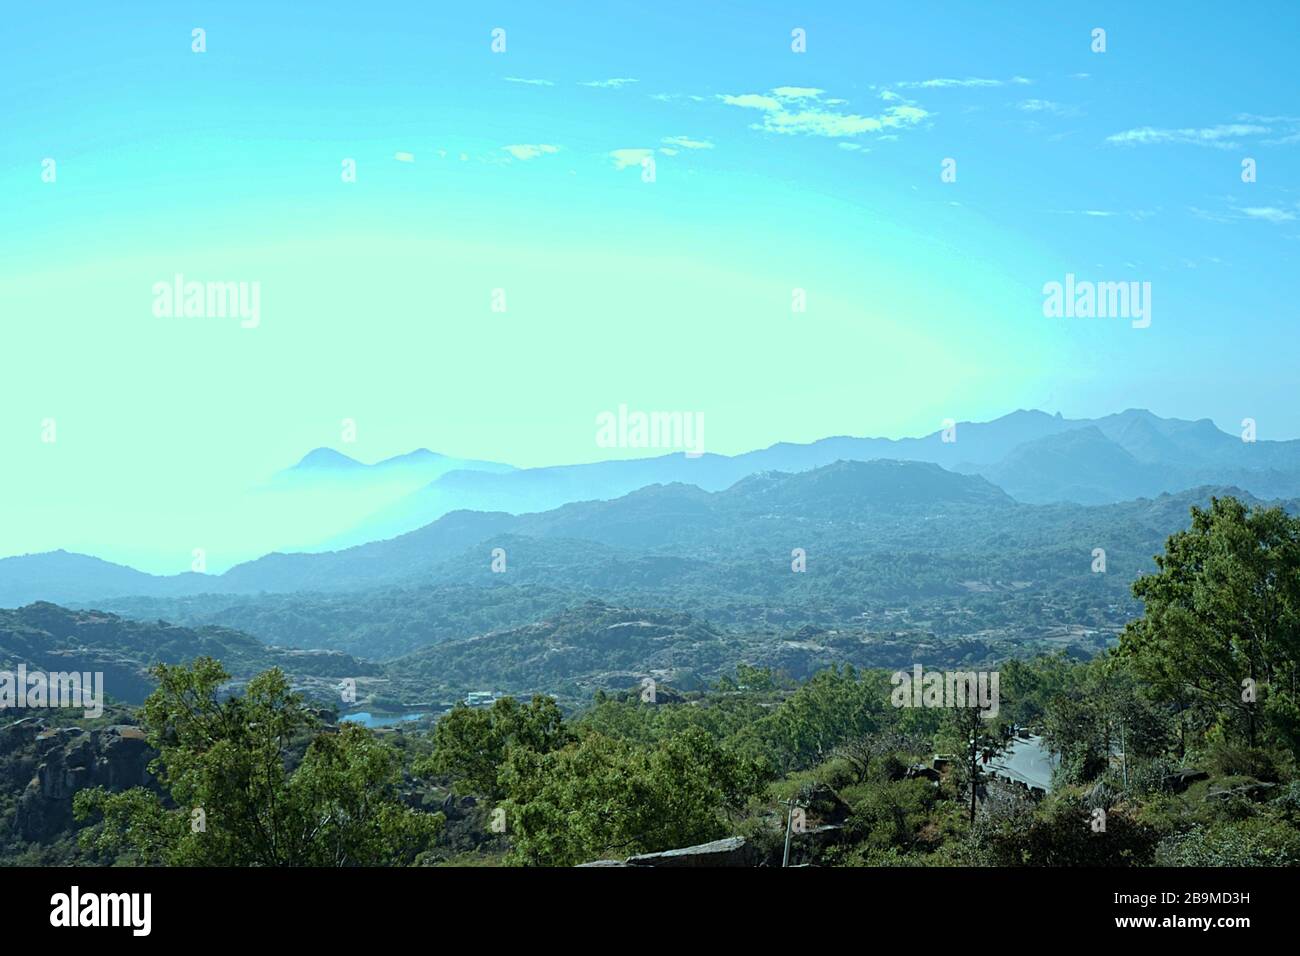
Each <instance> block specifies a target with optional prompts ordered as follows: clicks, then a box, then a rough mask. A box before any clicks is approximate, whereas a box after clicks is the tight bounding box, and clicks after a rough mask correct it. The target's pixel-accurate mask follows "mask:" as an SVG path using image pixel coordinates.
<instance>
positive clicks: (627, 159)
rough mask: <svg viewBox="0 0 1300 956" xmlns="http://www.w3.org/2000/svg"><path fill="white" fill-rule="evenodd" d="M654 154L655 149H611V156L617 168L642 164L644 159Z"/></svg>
mask: <svg viewBox="0 0 1300 956" xmlns="http://www.w3.org/2000/svg"><path fill="white" fill-rule="evenodd" d="M653 154H654V150H653V149H642V148H637V149H615V150H611V151H610V154H609V155H610V158H612V159H613V160H614V168H615V169H627V168H628V167H629V166H640V165H641V163H642V161H643V160H645V159H646V158H647V157H649V156H651V155H653Z"/></svg>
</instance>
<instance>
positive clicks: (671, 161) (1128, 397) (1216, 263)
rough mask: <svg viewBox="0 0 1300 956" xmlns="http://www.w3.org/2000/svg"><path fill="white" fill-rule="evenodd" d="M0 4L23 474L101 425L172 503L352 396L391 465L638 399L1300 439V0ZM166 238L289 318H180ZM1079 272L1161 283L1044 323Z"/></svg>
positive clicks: (0, 269) (783, 424)
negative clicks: (1248, 169)
mask: <svg viewBox="0 0 1300 956" xmlns="http://www.w3.org/2000/svg"><path fill="white" fill-rule="evenodd" d="M271 6H276V7H277V9H268V7H271ZM1135 6H1141V7H1142V9H1133V7H1135ZM0 17H3V23H4V30H3V31H2V32H0V83H2V84H3V86H4V88H5V89H6V91H7V93H6V97H5V100H4V104H3V106H0V129H3V134H0V220H2V221H3V222H4V224H5V228H4V230H3V232H2V233H0V309H2V310H3V312H4V319H5V332H4V334H5V336H6V342H7V345H8V348H7V349H6V352H7V353H8V356H9V358H8V360H7V362H6V366H7V372H8V373H9V374H8V375H7V377H6V380H5V381H4V382H0V398H3V403H0V429H3V432H4V434H5V435H6V436H10V441H9V447H11V448H12V449H13V450H14V454H15V460H16V461H17V462H18V463H19V470H21V471H22V472H23V474H24V475H26V476H28V477H27V478H11V479H8V481H9V482H10V483H13V484H14V487H13V488H11V490H12V491H16V492H18V493H19V494H22V493H24V492H29V493H35V492H36V491H37V490H39V491H40V492H41V493H43V494H45V495H46V496H57V495H60V494H65V493H66V494H68V495H74V494H75V493H76V488H77V484H76V480H75V479H74V478H72V477H66V476H73V475H82V474H85V473H86V472H87V471H88V470H98V469H102V468H103V463H104V462H114V463H120V467H119V468H118V469H117V470H120V471H123V473H124V477H123V478H122V479H121V481H122V483H123V486H124V487H126V486H129V487H131V488H133V489H135V490H136V491H137V493H138V494H139V495H141V496H142V497H147V498H149V499H151V500H156V499H157V496H158V494H159V490H158V489H159V487H160V484H159V483H164V484H165V485H166V487H168V488H175V487H178V486H179V487H183V488H187V489H189V492H190V493H195V490H196V489H199V488H202V487H205V482H210V483H211V484H212V485H213V486H214V487H216V486H223V487H224V486H228V485H231V484H234V483H238V482H241V481H244V482H247V481H252V480H256V479H257V478H259V477H264V476H265V475H267V474H270V473H271V472H273V471H274V470H276V469H278V468H280V467H283V466H284V465H285V464H287V463H288V462H290V461H292V460H295V459H296V458H297V457H299V456H300V455H301V454H302V453H303V452H305V451H306V450H307V449H308V448H311V447H314V446H317V445H335V446H338V441H337V434H338V423H339V421H340V420H341V419H342V418H343V417H345V416H346V417H353V418H355V419H356V420H357V421H358V422H359V425H360V427H359V432H358V434H359V437H358V440H357V443H356V446H355V447H352V448H348V449H346V450H347V451H348V452H349V454H352V455H354V456H355V457H358V458H362V459H365V460H374V459H378V458H381V457H384V456H386V455H391V454H397V453H400V452H403V451H407V450H409V449H410V448H413V447H417V446H427V447H432V448H435V449H437V450H439V451H443V452H446V453H449V454H455V455H461V456H465V457H479V458H490V459H497V460H506V461H510V462H513V463H515V464H519V465H540V464H551V463H559V462H570V461H582V460H594V459H597V458H601V457H608V453H607V452H606V451H605V450H603V449H600V448H598V447H596V445H595V443H594V440H593V427H592V422H593V417H594V416H595V415H596V414H597V413H599V412H601V411H602V410H607V409H612V408H615V407H617V406H618V405H619V404H620V403H629V404H631V405H632V406H634V407H637V406H639V407H642V408H666V409H681V410H699V411H701V412H703V413H705V414H707V415H708V417H709V439H708V441H709V447H710V450H713V451H718V452H726V453H734V452H741V451H745V450H748V449H750V448H754V447H760V446H764V445H767V444H770V443H772V442H775V441H780V440H790V441H808V440H813V439H816V438H818V437H822V436H825V435H828V434H845V433H848V434H859V435H863V434H866V435H887V436H901V435H906V434H920V433H925V432H929V431H932V430H934V429H935V428H937V427H938V426H939V422H940V421H941V419H943V418H946V417H952V418H956V419H983V418H989V417H994V416H996V415H999V414H1003V413H1005V412H1007V411H1010V410H1012V409H1014V408H1017V407H1040V408H1044V409H1046V410H1048V411H1058V410H1059V411H1061V412H1062V413H1064V414H1066V415H1067V416H1091V415H1101V414H1105V413H1108V412H1111V411H1116V410H1120V409H1123V408H1127V407H1131V406H1144V407H1149V408H1151V409H1152V410H1153V411H1155V412H1157V413H1158V414H1162V415H1167V416H1179V417H1186V418H1200V417H1211V418H1213V419H1214V420H1215V421H1216V422H1217V423H1219V424H1220V426H1221V427H1224V428H1225V429H1228V430H1231V431H1235V430H1236V428H1237V423H1238V422H1239V421H1240V420H1241V418H1243V417H1246V416H1250V417H1253V418H1255V419H1256V420H1257V421H1258V422H1259V436H1260V437H1261V438H1290V437H1296V436H1298V435H1300V407H1297V406H1296V403H1295V402H1294V397H1295V395H1296V385H1297V372H1296V369H1297V367H1298V363H1297V358H1298V356H1297V354H1296V349H1295V342H1296V336H1295V335H1294V334H1293V331H1292V330H1293V328H1294V326H1295V323H1296V319H1297V315H1296V311H1297V309H1296V305H1295V300H1294V296H1293V295H1292V293H1291V289H1290V283H1289V281H1288V277H1289V276H1290V275H1292V274H1293V273H1294V272H1295V259H1296V251H1297V249H1298V248H1300V188H1298V184H1300V180H1298V178H1297V173H1298V172H1300V169H1298V165H1297V155H1298V152H1300V104H1297V102H1296V90H1297V89H1298V88H1300V83H1297V76H1296V73H1297V67H1296V65H1295V57H1294V41H1295V37H1296V36H1297V35H1300V30H1298V29H1297V28H1298V27H1300V5H1296V4H1291V3H1281V2H1278V3H1260V4H1252V5H1247V6H1244V7H1240V8H1238V7H1232V8H1229V7H1224V6H1221V5H1216V4H1209V3H1183V4H1177V5H1173V4H1142V5H1134V4H1128V3H1114V4H1098V3H1091V4H1070V3H1054V4H1050V5H1045V4H1041V3H1029V2H1025V3H998V4H979V5H975V4H969V3H914V4H904V5H893V6H890V7H885V6H880V5H863V4H839V3H818V4H768V3H750V4H740V3H725V2H724V3H709V4H699V3H672V2H664V3H655V4H649V5H644V6H641V5H638V7H636V8H633V7H632V6H631V5H624V4H594V3H591V4H586V3H583V4H578V3H572V4H535V3H518V4H511V3H499V4H490V3H484V4H473V5H469V4H466V5H459V7H458V6H457V5H450V4H429V3H397V2H376V3H371V4H363V5H357V4H344V3H329V2H323V3H319V4H312V5H311V7H310V9H304V8H297V7H294V8H288V7H284V8H279V5H269V4H260V3H244V2H227V3H223V4H220V5H214V4H207V3H177V2H168V3H151V2H139V3H131V4H122V5H113V6H112V7H111V8H110V7H108V6H107V5H104V4H99V3H95V4H91V3H76V2H73V3H66V4H60V5H58V6H50V5H43V4H22V5H9V6H7V7H6V9H5V11H4V13H3V14H0ZM195 27H201V28H203V29H204V30H205V31H206V42H207V51H206V52H205V53H202V54H196V53H193V52H192V51H191V30H192V29H193V28H195ZM796 27H798V28H802V29H804V30H805V31H806V36H807V50H806V52H804V53H795V52H793V51H792V50H791V30H792V29H794V28H796ZM1096 27H1101V28H1104V29H1105V30H1106V45H1107V49H1106V52H1105V53H1094V52H1092V51H1091V49H1090V44H1091V42H1092V41H1091V31H1092V30H1093V29H1094V28H1096ZM495 28H502V29H504V30H505V31H506V50H505V52H504V53H494V52H493V51H492V49H491V41H492V36H491V31H492V30H493V29H495ZM399 154H405V157H406V158H398V156H399ZM644 156H652V157H653V158H654V161H655V180H654V182H652V183H647V182H643V181H642V168H641V164H640V161H641V158H642V157H644ZM47 157H48V158H54V159H55V160H56V161H57V171H58V175H57V181H56V182H55V183H47V182H43V181H42V179H41V170H42V166H41V164H42V160H43V159H45V158H47ZM1246 157H1250V158H1253V159H1255V160H1256V161H1257V164H1258V181H1257V182H1254V183H1249V184H1247V183H1243V182H1242V180H1241V162H1242V160H1243V158H1246ZM945 158H953V159H955V160H956V162H957V180H956V182H950V183H945V182H942V181H941V179H940V169H941V163H942V162H943V160H944V159H945ZM344 159H354V160H355V161H356V164H357V181H356V182H355V183H351V184H344V183H342V182H341V181H340V164H341V162H342V161H343V160H344ZM408 160H409V161H408ZM175 272H184V273H186V274H187V275H190V276H198V277H201V278H205V279H214V280H226V279H231V280H243V279H248V280H256V281H259V282H260V283H261V285H262V295H263V301H264V310H263V311H264V318H263V321H262V324H261V326H260V327H259V328H257V329H251V330H241V329H239V328H238V327H237V326H236V325H235V324H233V323H222V322H220V321H217V322H213V321H206V320H205V321H202V322H197V323H195V322H192V321H191V322H182V321H176V322H171V323H168V322H166V321H165V320H158V319H156V318H154V317H153V316H151V315H150V314H149V289H150V288H151V287H152V284H153V283H154V282H155V281H156V280H158V279H159V278H163V277H170V276H171V275H172V274H174V273H175ZM1068 272H1071V273H1075V274H1076V275H1078V276H1080V277H1081V278H1087V279H1091V280H1095V281H1139V282H1150V283H1151V284H1152V324H1151V326H1150V327H1149V328H1146V329H1132V328H1130V327H1129V325H1128V323H1127V322H1125V321H1119V320H1111V321H1105V320H1081V319H1048V318H1045V317H1044V316H1043V315H1042V311H1041V304H1042V291H1041V290H1042V287H1043V284H1044V283H1046V282H1049V281H1053V280H1061V279H1063V277H1064V276H1065V274H1066V273H1068ZM497 287H502V288H505V289H506V290H507V291H508V293H509V297H510V299H509V301H510V309H509V311H508V313H507V315H505V316H495V315H492V314H490V313H488V311H487V308H486V303H487V299H488V293H489V291H490V289H493V288H497ZM796 287H798V288H803V289H806V291H807V296H808V303H809V305H808V311H807V312H806V313H804V314H799V315H793V314H791V311H790V301H791V290H792V289H794V288H796ZM13 356H26V357H28V358H27V359H20V360H18V361H14V360H13ZM28 359H29V360H28ZM46 416H55V417H57V418H58V420H59V422H60V424H61V428H62V432H61V436H62V437H61V438H60V442H61V447H60V451H59V454H60V455H61V456H64V457H63V458H61V459H60V461H59V464H58V465H57V468H55V467H54V466H50V465H49V463H48V461H47V460H46V459H48V457H49V456H48V455H46V459H42V458H41V457H40V456H42V455H43V454H45V451H46V450H43V449H42V448H41V447H40V446H39V445H38V444H37V443H36V442H34V441H32V440H30V439H31V436H33V435H34V434H35V432H36V430H35V425H34V424H33V423H35V422H39V421H40V420H42V419H43V418H44V417H46ZM51 469H53V470H51ZM59 476H65V477H63V478H60V477H59ZM23 481H28V482H30V483H32V484H31V487H27V488H24V487H23V485H22V482H23ZM56 506H60V507H61V504H60V503H58V502H56V503H55V504H52V506H51V507H56ZM177 507H178V508H179V507H180V505H179V504H178V506H177Z"/></svg>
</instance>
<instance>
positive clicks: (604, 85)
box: [578, 76, 638, 90]
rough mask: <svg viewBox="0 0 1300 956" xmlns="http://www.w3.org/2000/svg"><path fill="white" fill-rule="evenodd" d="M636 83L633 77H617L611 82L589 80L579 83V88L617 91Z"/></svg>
mask: <svg viewBox="0 0 1300 956" xmlns="http://www.w3.org/2000/svg"><path fill="white" fill-rule="evenodd" d="M636 82H638V81H637V80H634V79H632V78H631V77H627V76H617V77H614V78H613V79H611V80H587V81H586V82H583V83H579V84H578V85H579V86H595V87H598V88H600V89H613V90H616V89H618V88H619V87H620V86H626V85H627V84H629V83H636Z"/></svg>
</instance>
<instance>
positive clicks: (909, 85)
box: [894, 76, 1034, 90]
mask: <svg viewBox="0 0 1300 956" xmlns="http://www.w3.org/2000/svg"><path fill="white" fill-rule="evenodd" d="M1033 82H1034V81H1033V80H1031V79H1028V78H1027V77H1023V76H1013V77H1011V79H1009V80H992V79H984V78H982V77H976V76H971V77H966V78H965V79H961V80H959V79H954V78H952V77H940V78H938V79H933V80H904V81H903V82H901V83H895V84H894V86H895V87H897V88H898V89H900V90H942V89H948V88H951V87H988V86H1028V85H1029V84H1031V83H1033Z"/></svg>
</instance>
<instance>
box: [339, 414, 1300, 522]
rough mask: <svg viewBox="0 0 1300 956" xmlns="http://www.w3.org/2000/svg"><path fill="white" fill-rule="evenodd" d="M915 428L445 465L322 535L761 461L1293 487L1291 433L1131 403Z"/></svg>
mask: <svg viewBox="0 0 1300 956" xmlns="http://www.w3.org/2000/svg"><path fill="white" fill-rule="evenodd" d="M949 434H950V437H952V438H954V439H955V440H952V441H945V440H944V437H945V431H944V430H943V429H940V430H937V431H935V432H932V433H931V434H929V435H926V436H924V437H922V438H903V439H888V438H852V437H834V438H823V439H821V440H819V441H815V442H812V443H810V444H790V443H780V444H776V445H772V446H771V447H770V448H764V449H761V450H759V451H752V452H747V453H745V454H741V455H734V456H727V455H714V454H705V455H701V456H700V457H698V458H687V457H686V456H685V455H684V454H682V453H676V454H668V455H661V456H658V457H655V458H641V459H629V460H620V461H601V462H593V463H591V464H584V465H559V466H553V467H545V468H520V469H510V470H506V469H504V468H499V469H496V470H495V471H492V472H491V473H486V474H485V473H484V472H485V471H487V469H461V470H456V469H451V470H447V471H445V472H444V473H443V474H441V475H440V476H439V477H437V478H435V479H434V480H432V481H430V482H429V483H428V484H426V485H424V486H422V487H420V488H418V489H416V490H414V491H412V492H411V493H409V494H407V495H404V496H403V497H401V498H400V499H399V500H397V501H395V502H393V503H392V504H390V505H388V506H386V507H385V508H383V509H381V510H380V511H379V512H377V513H376V514H374V515H372V516H371V517H369V518H368V519H366V520H365V521H363V522H362V523H361V524H360V525H358V526H357V527H355V528H353V529H352V530H350V531H348V532H346V533H344V534H342V535H340V536H338V537H336V538H335V539H333V540H332V542H331V544H330V546H331V547H340V546H347V545H351V544H360V543H364V542H366V541H374V540H379V539H381V538H389V537H393V536H394V535H398V534H401V533H403V532H406V531H411V530H414V529H415V528H419V527H422V526H424V525H426V524H428V523H429V522H430V521H433V520H434V519H436V518H438V517H440V516H442V515H444V514H446V513H448V512H450V511H456V510H473V511H505V512H509V513H512V514H521V513H526V512H535V511H546V510H549V509H551V508H555V507H558V506H560V505H563V504H567V503H569V502H573V501H584V500H608V499H611V498H617V497H619V496H621V495H625V494H627V493H628V492H630V491H635V490H636V489H638V488H643V487H646V486H647V485H652V484H668V483H672V482H682V483H684V484H690V485H695V486H697V487H699V488H701V489H703V490H705V491H720V490H722V489H724V488H728V487H730V486H731V485H733V484H735V483H736V482H737V481H739V480H740V479H742V478H744V477H745V476H747V475H751V474H754V473H756V472H762V471H784V472H799V471H807V470H809V469H812V468H820V467H822V466H824V465H828V464H831V463H832V462H835V461H840V460H848V461H871V460H874V459H880V458H888V459H896V460H903V461H923V462H932V463H934V464H938V465H942V466H943V467H944V468H947V469H949V470H952V471H959V472H963V473H967V474H978V475H982V476H983V477H985V478H988V479H989V480H990V481H992V482H993V483H994V484H996V485H998V486H999V487H1001V488H1002V489H1003V490H1004V491H1006V492H1007V493H1008V494H1010V495H1011V496H1012V497H1014V498H1016V499H1017V500H1020V501H1024V502H1030V503H1046V502H1055V501H1068V502H1073V503H1076V504H1104V503H1107V502H1116V501H1125V500H1129V499H1132V498H1137V497H1142V496H1146V497H1153V496H1155V495H1159V494H1163V493H1165V492H1170V493H1172V492H1178V491H1184V490H1186V489H1188V488H1195V487H1198V486H1202V485H1234V486H1236V487H1239V488H1243V489H1246V490H1248V491H1250V492H1252V493H1253V494H1256V495H1259V496H1261V497H1295V496H1297V495H1300V441H1298V440H1293V441H1281V442H1277V441H1256V442H1245V441H1242V440H1241V438H1240V437H1238V436H1234V435H1229V434H1227V433H1225V432H1223V431H1220V430H1219V429H1218V428H1217V427H1216V426H1215V425H1214V423H1213V422H1211V421H1210V420H1209V419H1201V420H1199V421H1184V420H1181V419H1167V418H1160V417H1158V416H1156V415H1153V414H1152V413H1151V412H1149V411H1146V410H1144V409H1129V410H1127V411H1124V412H1120V413H1118V414H1115V415H1108V416H1106V417H1104V418H1097V419H1068V418H1062V417H1061V416H1060V415H1049V414H1047V413H1046V412H1041V411H1024V410H1021V411H1016V412H1012V413H1011V414H1009V415H1004V416H1003V417H1001V418H998V419H995V420H993V421H990V422H960V423H958V424H957V425H956V427H955V430H954V431H953V432H952V433H949Z"/></svg>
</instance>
